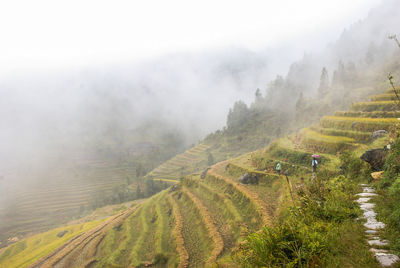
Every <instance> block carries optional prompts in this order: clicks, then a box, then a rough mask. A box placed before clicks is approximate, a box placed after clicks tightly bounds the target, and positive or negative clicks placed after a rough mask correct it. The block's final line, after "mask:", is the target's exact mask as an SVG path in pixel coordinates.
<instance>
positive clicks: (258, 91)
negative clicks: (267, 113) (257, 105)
mask: <svg viewBox="0 0 400 268" xmlns="http://www.w3.org/2000/svg"><path fill="white" fill-rule="evenodd" d="M255 95H256V102H260V101H261V100H262V94H261V90H260V89H259V88H257V90H256V93H255Z"/></svg>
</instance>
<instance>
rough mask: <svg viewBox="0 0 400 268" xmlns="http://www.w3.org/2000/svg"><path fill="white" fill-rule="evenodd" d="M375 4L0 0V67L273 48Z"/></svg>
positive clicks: (357, 0)
mask: <svg viewBox="0 0 400 268" xmlns="http://www.w3.org/2000/svg"><path fill="white" fill-rule="evenodd" d="M379 2H380V0H351V1H349V0H331V1H325V0H302V1H299V0H263V1H262V0H198V1H191V0H159V1H157V0H140V1H137V0H130V1H122V0H112V1H111V0H110V1H103V0H93V1H92V0H79V1H75V0H65V1H57V0H47V1H46V0H44V1H43V0H35V1H32V0H26V1H21V0H1V1H0V71H4V70H7V69H16V68H29V67H33V66H34V67H46V68H48V67H52V66H63V65H69V64H89V63H96V62H101V63H104V62H110V61H111V62H115V61H117V62H118V61H119V62H121V61H124V60H130V59H135V58H145V57H149V56H157V55H160V54H164V53H175V52H179V51H191V50H194V51H199V50H202V49H212V48H214V47H218V48H220V47H223V46H244V47H247V48H250V49H261V48H263V47H267V46H278V45H279V43H281V42H288V41H290V40H296V38H299V37H302V36H303V37H304V36H307V35H310V36H312V35H315V34H318V33H323V31H324V29H328V31H334V32H335V34H337V35H338V34H339V33H340V32H341V31H342V30H343V28H344V27H347V26H349V25H350V24H351V23H354V22H356V21H357V20H359V19H361V18H363V17H365V16H366V15H367V13H368V10H369V9H370V8H371V7H373V6H375V5H377V4H378V3H379ZM328 41H332V40H326V42H325V43H327V42H328Z"/></svg>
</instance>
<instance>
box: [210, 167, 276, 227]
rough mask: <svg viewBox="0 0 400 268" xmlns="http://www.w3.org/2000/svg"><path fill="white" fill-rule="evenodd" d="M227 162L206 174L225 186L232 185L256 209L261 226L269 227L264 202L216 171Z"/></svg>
mask: <svg viewBox="0 0 400 268" xmlns="http://www.w3.org/2000/svg"><path fill="white" fill-rule="evenodd" d="M227 163H228V161H224V162H220V163H218V164H216V165H214V166H212V167H211V169H210V170H209V171H208V174H209V175H211V176H213V177H215V178H217V179H219V180H222V181H224V182H225V183H227V184H230V185H232V186H233V187H234V188H235V189H236V190H237V191H239V192H241V193H242V194H243V195H245V196H246V197H247V198H248V199H249V200H250V201H251V202H252V203H253V204H254V205H255V207H256V208H257V211H258V213H259V214H260V216H261V218H262V221H263V224H266V225H270V224H271V217H270V215H269V213H268V210H267V208H266V207H265V204H264V202H263V201H262V200H261V198H260V197H259V196H258V195H257V194H256V193H254V192H252V191H251V190H249V189H248V188H246V187H245V186H243V185H241V184H239V183H237V182H235V181H233V180H231V179H230V178H228V177H227V176H224V175H222V174H220V173H219V172H218V171H217V169H218V168H221V167H222V168H223V167H225V166H226V165H227Z"/></svg>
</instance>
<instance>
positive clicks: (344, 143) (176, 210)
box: [0, 91, 398, 267]
mask: <svg viewBox="0 0 400 268" xmlns="http://www.w3.org/2000/svg"><path fill="white" fill-rule="evenodd" d="M392 98H393V93H392V92H390V91H389V92H386V93H384V94H380V95H376V96H374V97H373V101H370V102H363V103H354V104H353V106H352V107H351V109H350V111H347V112H337V113H336V114H335V115H334V116H326V117H324V118H322V119H321V121H320V124H319V125H318V126H311V127H310V128H306V129H303V130H301V131H299V132H298V133H295V134H291V135H289V136H287V137H285V138H282V139H278V140H276V141H275V142H273V143H272V144H271V145H270V146H268V147H267V148H265V149H261V150H257V151H254V152H251V153H248V154H245V155H242V156H239V157H237V158H234V159H230V160H227V161H223V162H219V163H217V164H215V165H213V166H211V167H210V168H209V169H208V170H207V172H203V173H202V174H201V175H199V174H191V175H186V176H183V178H182V180H181V182H180V183H178V184H177V185H176V186H173V187H171V188H170V189H169V190H165V191H162V192H160V193H159V194H156V195H155V196H153V197H152V198H151V199H149V200H148V201H146V202H144V203H143V204H141V205H138V206H137V207H135V208H134V209H130V210H127V211H125V212H123V213H121V214H120V215H117V216H114V217H113V218H111V219H109V220H107V221H105V222H104V223H102V224H101V225H99V226H97V227H95V228H94V229H91V230H89V231H86V232H84V233H83V234H82V235H80V236H77V237H75V238H73V239H72V240H70V241H69V242H66V243H65V244H64V245H63V246H61V247H60V248H59V249H58V250H56V251H55V252H53V253H51V254H49V255H47V256H46V257H44V258H42V259H40V260H38V259H37V258H36V259H35V258H32V259H31V260H30V262H27V263H26V264H28V263H29V264H32V267H50V266H52V265H53V266H54V267H82V266H84V267H128V266H134V267H137V266H143V265H154V266H156V267H157V266H158V267H164V266H168V267H176V266H178V267H202V266H207V265H211V264H214V263H219V264H221V265H223V264H229V265H232V259H231V253H232V251H233V250H235V248H236V247H237V246H238V245H239V244H240V242H241V241H243V240H244V238H245V237H246V236H247V235H248V234H250V233H252V232H256V231H257V230H259V229H260V228H261V227H262V226H264V225H270V224H271V223H272V222H273V221H274V218H275V217H276V216H277V215H279V212H280V210H281V209H282V208H283V207H285V206H286V204H288V203H290V202H291V201H290V200H291V198H290V195H291V191H290V190H291V189H292V186H293V185H294V184H296V183H297V182H298V181H299V179H300V178H301V177H309V176H310V175H311V154H312V153H319V154H320V155H321V167H320V170H319V172H325V173H328V174H332V175H334V174H338V173H339V168H338V166H339V165H338V157H337V155H338V154H339V153H340V152H343V151H344V150H346V149H350V150H355V149H358V150H360V149H363V148H367V147H368V144H369V143H371V139H370V137H371V134H372V132H373V131H376V130H382V129H383V130H389V128H390V127H391V125H392V124H393V123H395V122H397V121H398V120H397V118H396V117H397V115H398V112H396V111H395V109H396V107H395V105H394V104H395V102H394V101H392ZM206 150H207V147H206V146H205V145H200V146H198V147H195V148H193V149H191V150H189V151H187V152H186V153H184V154H183V155H180V156H177V157H175V158H173V159H172V160H170V161H168V162H166V163H164V164H163V165H161V166H160V167H159V168H157V169H156V170H154V171H153V172H152V173H151V175H153V176H154V177H155V178H157V177H158V178H160V179H176V178H177V176H182V175H184V174H179V172H181V170H182V169H181V168H180V167H179V165H182V167H185V164H186V162H185V158H186V157H188V158H190V157H191V156H190V155H194V156H195V155H196V154H201V153H204V152H205V151H206ZM193 159H195V158H194V157H193ZM196 159H200V158H196ZM203 161H205V158H203ZM277 161H281V163H282V167H283V170H286V171H287V174H288V176H289V177H288V180H286V179H285V177H284V176H283V175H280V176H279V175H277V174H276V173H275V172H274V167H275V164H276V162H277ZM188 163H189V162H188ZM190 163H196V162H195V161H194V162H190ZM175 167H176V168H175ZM188 167H189V166H188ZM246 173H247V174H250V175H252V176H255V177H257V178H258V181H259V182H258V184H254V185H253V184H241V183H239V182H238V178H239V177H241V176H242V175H244V174H246ZM289 181H290V184H289ZM20 243H21V242H20ZM20 243H17V244H15V245H11V246H9V247H8V248H7V249H6V250H5V251H3V252H2V253H1V255H0V267H10V266H4V265H5V264H6V263H7V264H9V263H10V262H9V260H10V258H13V257H14V256H15V255H16V253H15V252H18V253H19V254H23V252H24V251H28V250H29V246H28V247H27V244H24V246H22V248H21V244H20ZM22 243H24V242H22ZM43 246H45V245H43ZM17 248H20V249H19V250H17ZM35 261H36V263H35V264H33V262H35ZM11 267H13V266H12V265H11Z"/></svg>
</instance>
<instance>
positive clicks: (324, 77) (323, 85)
mask: <svg viewBox="0 0 400 268" xmlns="http://www.w3.org/2000/svg"><path fill="white" fill-rule="evenodd" d="M328 91H329V76H328V71H327V70H326V68H325V67H324V68H322V71H321V78H320V81H319V88H318V94H319V95H320V96H325V95H326V94H327V93H328Z"/></svg>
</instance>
